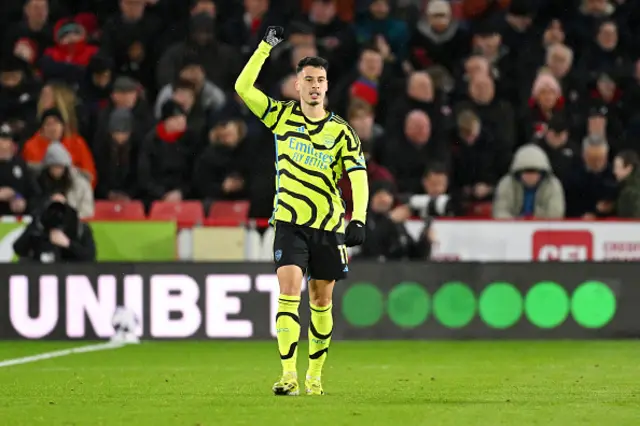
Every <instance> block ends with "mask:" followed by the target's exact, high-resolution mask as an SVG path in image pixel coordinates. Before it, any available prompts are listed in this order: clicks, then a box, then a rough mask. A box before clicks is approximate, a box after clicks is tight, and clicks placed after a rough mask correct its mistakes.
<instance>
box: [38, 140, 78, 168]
mask: <svg viewBox="0 0 640 426" xmlns="http://www.w3.org/2000/svg"><path fill="white" fill-rule="evenodd" d="M43 163H44V165H45V166H65V167H70V166H71V155H70V154H69V151H67V149H66V148H65V147H64V146H63V145H62V144H61V143H60V142H53V143H51V144H50V145H49V147H48V148H47V153H46V154H45V156H44V161H43Z"/></svg>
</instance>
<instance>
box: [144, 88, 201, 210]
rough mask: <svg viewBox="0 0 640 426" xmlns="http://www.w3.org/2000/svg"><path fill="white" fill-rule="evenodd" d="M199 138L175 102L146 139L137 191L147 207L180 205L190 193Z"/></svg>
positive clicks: (169, 106) (166, 107) (168, 103)
mask: <svg viewBox="0 0 640 426" xmlns="http://www.w3.org/2000/svg"><path fill="white" fill-rule="evenodd" d="M197 145H198V143H197V139H196V137H195V135H194V134H193V132H191V131H190V130H189V129H188V128H187V116H186V112H185V111H184V110H183V109H182V107H181V106H180V105H178V104H177V103H176V102H175V101H173V100H170V101H167V102H166V103H165V104H164V105H163V107H162V117H161V121H160V123H158V125H157V126H156V128H155V129H153V130H152V131H150V132H149V133H148V134H147V136H146V137H145V139H144V141H143V143H142V147H141V149H140V154H139V160H138V188H139V190H140V193H141V196H142V199H143V201H145V203H146V204H147V207H149V206H150V205H151V202H153V201H156V200H163V201H170V202H178V201H182V200H184V199H186V198H187V197H188V196H190V193H191V175H192V171H193V163H194V161H195V158H196V154H197V153H196V147H197Z"/></svg>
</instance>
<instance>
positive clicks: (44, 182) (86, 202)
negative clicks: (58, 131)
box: [38, 142, 95, 219]
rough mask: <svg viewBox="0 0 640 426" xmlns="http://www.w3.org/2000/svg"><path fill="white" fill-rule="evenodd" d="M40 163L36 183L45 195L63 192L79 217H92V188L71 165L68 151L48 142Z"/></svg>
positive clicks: (93, 208) (61, 146)
mask: <svg viewBox="0 0 640 426" xmlns="http://www.w3.org/2000/svg"><path fill="white" fill-rule="evenodd" d="M42 165H43V169H42V171H41V172H40V175H39V177H38V184H39V185H40V188H42V191H43V192H44V194H45V196H47V197H50V196H51V195H53V194H63V195H64V197H65V199H66V200H67V204H68V205H69V206H71V207H73V208H74V209H75V210H76V211H77V213H78V217H80V219H86V218H91V217H93V213H94V210H95V204H94V201H93V190H92V188H91V185H90V184H89V181H88V180H87V178H86V177H85V176H84V175H83V174H82V173H81V172H80V171H79V170H78V169H77V168H75V167H74V166H73V163H72V162H71V155H69V151H67V150H66V148H65V147H64V146H63V145H62V144H60V143H58V142H54V143H52V144H50V145H49V147H48V148H47V153H46V155H45V157H44V161H43V162H42Z"/></svg>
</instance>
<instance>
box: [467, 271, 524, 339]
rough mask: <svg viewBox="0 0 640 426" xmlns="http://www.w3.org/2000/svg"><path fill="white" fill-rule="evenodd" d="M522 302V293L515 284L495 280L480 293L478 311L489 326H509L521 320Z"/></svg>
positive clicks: (501, 327)
mask: <svg viewBox="0 0 640 426" xmlns="http://www.w3.org/2000/svg"><path fill="white" fill-rule="evenodd" d="M522 304H523V301H522V295H521V294H520V291H518V289H517V288H516V287H515V286H514V285H513V284H509V283H506V282H495V283H491V284H489V285H488V286H487V287H486V288H485V289H484V290H483V292H482V294H481V295H480V300H479V301H478V313H479V314H480V318H482V321H484V323H485V324H487V325H488V326H489V327H492V328H500V329H504V328H509V327H511V326H513V325H514V324H515V323H517V322H518V320H520V317H521V316H522V310H523V308H522Z"/></svg>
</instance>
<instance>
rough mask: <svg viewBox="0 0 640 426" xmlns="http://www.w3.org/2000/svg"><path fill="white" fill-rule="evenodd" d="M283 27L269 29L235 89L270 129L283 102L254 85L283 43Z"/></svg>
mask: <svg viewBox="0 0 640 426" xmlns="http://www.w3.org/2000/svg"><path fill="white" fill-rule="evenodd" d="M283 32H284V30H283V29H282V27H269V28H268V29H267V35H266V36H265V37H264V39H263V40H262V41H261V42H260V44H259V45H258V48H257V49H256V50H255V52H253V55H251V58H249V61H248V62H247V64H246V65H245V66H244V68H243V69H242V72H241V73H240V75H239V76H238V79H237V80H236V84H235V89H236V92H238V95H240V97H241V98H242V100H243V101H244V103H245V104H246V105H247V107H249V109H250V110H251V112H253V113H254V114H255V115H256V116H257V117H258V118H259V119H260V120H261V121H262V122H263V123H265V124H266V125H267V126H268V127H271V126H273V125H274V124H275V123H276V121H277V114H276V111H277V110H279V109H280V108H281V102H278V101H275V100H273V99H271V98H270V97H268V96H267V95H265V94H264V93H263V92H262V91H261V90H259V89H257V88H256V87H255V86H254V84H255V83H256V80H257V79H258V75H260V71H261V70H262V66H263V65H264V62H265V61H266V60H267V58H268V57H269V53H270V52H271V49H273V47H274V46H275V45H277V44H278V43H280V42H281V41H282V33H283Z"/></svg>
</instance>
